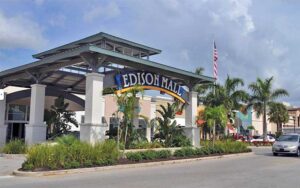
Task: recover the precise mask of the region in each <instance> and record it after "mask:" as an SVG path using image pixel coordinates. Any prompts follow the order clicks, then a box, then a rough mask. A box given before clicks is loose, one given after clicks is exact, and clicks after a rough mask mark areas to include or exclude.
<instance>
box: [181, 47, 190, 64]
mask: <svg viewBox="0 0 300 188" xmlns="http://www.w3.org/2000/svg"><path fill="white" fill-rule="evenodd" d="M180 59H181V60H182V61H184V62H189V61H190V56H189V52H188V50H187V49H183V50H181V52H180Z"/></svg>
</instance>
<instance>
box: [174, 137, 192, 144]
mask: <svg viewBox="0 0 300 188" xmlns="http://www.w3.org/2000/svg"><path fill="white" fill-rule="evenodd" d="M172 146H173V147H190V146H192V143H191V140H190V139H189V138H187V137H186V136H185V135H177V136H175V138H174V139H173V143H172Z"/></svg>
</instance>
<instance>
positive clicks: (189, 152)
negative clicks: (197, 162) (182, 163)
mask: <svg viewBox="0 0 300 188" xmlns="http://www.w3.org/2000/svg"><path fill="white" fill-rule="evenodd" d="M195 155H196V150H195V149H193V148H191V147H187V148H181V149H179V150H176V151H175V152H174V156H175V157H191V156H195Z"/></svg>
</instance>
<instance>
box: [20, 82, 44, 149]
mask: <svg viewBox="0 0 300 188" xmlns="http://www.w3.org/2000/svg"><path fill="white" fill-rule="evenodd" d="M45 90H46V86H45V85H41V84H33V85H31V98H30V119H29V124H26V125H25V142H26V143H27V144H28V145H32V144H37V143H41V142H44V141H46V133H47V125H46V123H45V122H44V110H45Z"/></svg>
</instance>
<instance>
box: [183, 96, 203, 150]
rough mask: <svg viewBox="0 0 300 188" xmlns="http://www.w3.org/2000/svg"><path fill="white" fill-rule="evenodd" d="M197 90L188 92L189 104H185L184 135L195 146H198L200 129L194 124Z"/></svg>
mask: <svg viewBox="0 0 300 188" xmlns="http://www.w3.org/2000/svg"><path fill="white" fill-rule="evenodd" d="M197 100H198V98H197V92H194V91H190V92H189V104H186V105H185V128H184V132H185V135H186V136H187V137H188V138H189V139H190V140H191V142H192V145H193V146H195V147H199V146H200V129H199V128H198V127H197V125H196V116H197Z"/></svg>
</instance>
